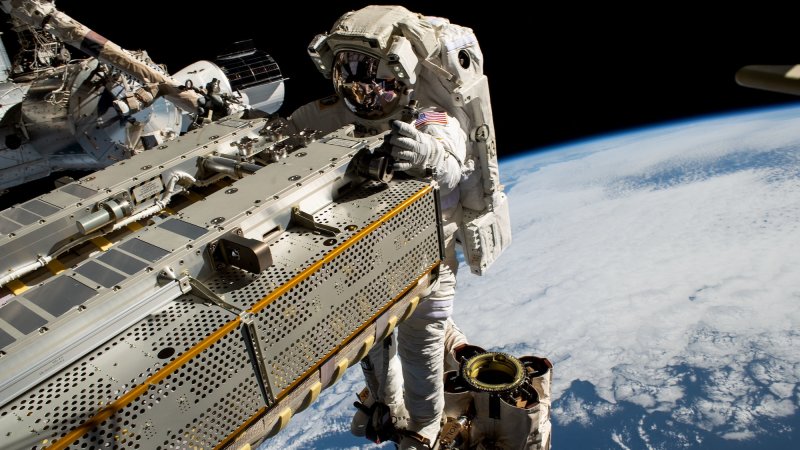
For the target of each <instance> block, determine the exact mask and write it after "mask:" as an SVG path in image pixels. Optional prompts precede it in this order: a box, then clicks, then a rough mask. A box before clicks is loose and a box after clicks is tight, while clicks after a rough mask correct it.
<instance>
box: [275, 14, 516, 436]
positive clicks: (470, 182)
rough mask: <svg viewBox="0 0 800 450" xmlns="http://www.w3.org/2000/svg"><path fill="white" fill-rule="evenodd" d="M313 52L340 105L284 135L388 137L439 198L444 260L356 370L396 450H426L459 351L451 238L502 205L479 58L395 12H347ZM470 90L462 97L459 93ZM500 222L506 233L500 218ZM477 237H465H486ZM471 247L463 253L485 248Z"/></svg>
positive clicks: (329, 101)
mask: <svg viewBox="0 0 800 450" xmlns="http://www.w3.org/2000/svg"><path fill="white" fill-rule="evenodd" d="M308 51H309V54H310V56H311V58H312V61H313V62H314V63H315V65H316V66H317V69H318V70H320V72H322V73H323V75H325V76H326V77H329V78H331V79H332V81H333V85H334V88H335V91H336V94H335V95H333V96H330V97H327V98H325V99H322V100H318V101H315V102H312V103H309V104H306V105H304V106H302V107H300V108H298V109H297V110H296V111H294V112H293V113H292V114H291V116H290V118H289V122H290V126H292V127H293V128H294V129H295V130H296V131H299V130H302V129H304V128H312V129H316V130H320V131H322V132H326V133H327V132H331V131H334V130H337V129H339V128H341V127H343V126H345V125H350V124H355V133H356V134H357V135H369V134H372V135H374V134H378V133H381V132H384V131H387V130H391V133H390V139H389V142H390V144H391V146H392V149H391V154H392V156H393V158H394V170H395V171H402V172H405V173H407V174H409V175H411V176H414V177H432V178H433V180H434V181H435V182H436V183H437V184H438V187H439V190H440V198H441V214H442V219H443V226H444V237H445V258H444V261H443V262H442V264H441V265H440V267H439V274H438V277H437V279H436V280H435V281H434V282H433V283H432V284H431V286H430V287H429V288H428V290H427V292H425V293H424V294H425V295H424V296H423V298H422V300H421V301H420V303H419V306H418V307H417V309H416V311H415V312H414V314H413V315H412V316H411V317H410V318H408V319H407V320H405V321H404V322H402V323H401V324H400V325H399V326H398V332H397V339H396V341H392V340H389V341H387V342H386V343H385V345H377V344H376V345H375V346H374V348H373V350H372V351H370V354H369V356H368V358H366V359H365V361H363V362H362V368H363V369H364V374H365V378H366V382H367V386H368V388H369V394H370V398H369V399H368V400H367V401H365V402H364V403H366V404H371V403H374V402H380V403H383V404H386V405H388V407H389V410H390V412H391V415H392V416H393V420H394V421H395V423H394V425H395V427H396V428H399V429H401V430H402V431H401V433H400V436H399V437H396V438H398V439H400V448H403V449H414V448H432V447H433V446H434V445H435V443H436V440H437V435H438V434H439V431H440V427H441V424H440V422H441V419H442V410H443V407H444V392H443V357H444V361H445V362H449V364H450V365H451V366H452V365H454V364H455V363H456V361H455V359H454V358H455V357H454V353H455V351H456V350H455V349H456V348H458V347H459V346H460V345H462V344H465V343H466V339H465V338H464V336H463V334H462V333H461V332H460V331H459V330H458V328H457V327H455V325H454V324H453V322H452V319H450V316H451V314H452V311H453V298H454V294H455V286H456V270H457V268H458V262H457V260H456V254H455V244H456V240H455V238H454V237H455V235H456V233H457V232H458V230H459V229H460V228H464V223H465V220H464V215H463V214H464V211H467V210H468V211H484V212H488V213H489V214H494V213H493V211H494V210H495V209H493V208H492V201H493V200H492V199H493V198H500V199H501V200H502V199H504V197H498V196H497V194H496V193H494V190H495V189H496V190H497V192H498V193H499V192H500V191H502V187H501V186H499V181H498V180H497V178H498V177H496V176H494V177H492V176H491V175H492V174H495V175H496V172H497V170H496V169H497V168H496V154H495V153H489V152H494V140H493V136H491V135H492V134H493V125H492V124H491V109H490V106H489V102H488V88H487V87H486V77H485V76H483V73H482V55H481V54H480V49H479V47H478V45H477V40H476V39H475V36H474V34H472V31H471V30H469V29H468V28H463V27H459V26H457V25H451V24H450V23H449V22H448V21H447V20H446V19H441V18H433V17H424V16H422V15H419V14H414V13H411V12H410V11H408V10H407V9H405V8H403V7H400V6H368V7H366V8H363V9H361V10H358V11H354V12H349V13H346V14H344V15H343V16H342V17H340V18H339V20H338V21H337V22H336V23H335V24H334V26H333V28H332V29H331V32H330V33H328V34H323V35H318V36H317V37H316V38H315V39H314V40H312V42H311V44H309V48H308ZM465 83H466V84H468V85H469V86H470V89H471V91H468V92H467V91H465V92H467V94H468V97H469V98H465V97H464V94H463V93H459V92H456V91H457V90H458V88H459V87H461V86H463V85H464V84H465ZM465 100H466V101H465ZM411 105H416V108H415V109H416V112H417V114H416V116H415V117H414V118H412V119H410V120H409V115H408V114H404V112H406V113H407V112H408V111H409V109H410V108H409V107H410V106H411ZM401 119H403V120H401ZM476 130H477V131H476ZM467 133H471V135H472V139H470V138H468V135H467ZM475 136H479V138H475ZM481 151H482V152H483V153H482V154H478V153H479V152H481ZM487 155H489V156H487ZM478 161H486V162H487V163H485V164H484V167H486V169H487V170H481V169H479V168H478V167H479V164H480V163H479V162H478ZM492 164H493V165H492ZM493 196H494V197H493ZM465 201H466V203H465ZM462 204H464V205H466V206H465V208H467V209H464V210H462ZM487 204H488V205H489V206H487ZM498 211H499V210H498ZM504 211H505V216H503V217H505V218H506V222H507V216H508V213H507V207H506V208H505V210H504ZM471 217H474V216H471ZM481 217H483V216H481ZM484 222H487V221H484ZM487 223H492V224H495V222H492V221H488V222H487ZM478 228H480V227H478ZM478 228H475V227H472V228H470V229H471V230H477V233H478V234H479V233H484V234H485V233H486V230H483V229H478ZM500 230H501V231H502V233H505V234H502V233H501V235H497V236H495V237H494V238H492V239H491V242H497V243H498V247H497V248H495V249H490V250H492V251H494V252H495V253H494V254H490V252H484V253H481V254H478V252H477V248H476V249H474V250H476V251H473V252H472V253H469V251H468V250H469V249H465V253H466V256H467V258H468V260H469V262H470V263H471V264H470V265H471V267H472V268H473V272H475V270H476V269H475V267H476V266H475V265H473V264H472V263H474V264H476V265H477V266H479V267H482V268H486V267H488V264H491V262H492V260H493V258H494V257H496V256H497V255H499V252H500V251H501V250H502V247H501V245H500V244H501V243H502V244H507V243H508V242H510V228H508V227H505V228H504V227H502V226H501V227H500ZM495 231H496V230H495ZM462 234H463V232H462ZM506 235H507V236H506ZM473 237H474V238H473V239H471V240H470V242H478V241H481V242H484V241H485V242H488V240H486V239H483V240H481V239H478V235H477V234H476V235H475V236H473ZM462 240H463V238H462ZM484 247H486V246H484ZM482 270H483V269H479V271H482ZM446 343H447V345H446ZM395 351H396V352H397V355H398V356H399V361H398V358H396V357H393V354H394V352H395ZM369 419H370V418H369V417H367V416H366V414H364V413H363V412H358V413H357V414H356V416H355V417H354V420H353V426H352V431H353V432H354V434H360V435H363V434H364V432H365V430H364V428H365V423H366V422H367V421H368V420H369Z"/></svg>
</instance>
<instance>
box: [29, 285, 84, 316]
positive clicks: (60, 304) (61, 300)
mask: <svg viewBox="0 0 800 450" xmlns="http://www.w3.org/2000/svg"><path fill="white" fill-rule="evenodd" d="M96 294H97V291H95V290H94V289H92V288H91V287H89V286H86V285H85V284H83V283H80V282H78V281H75V280H74V279H72V278H70V277H58V278H56V279H54V280H52V281H50V282H49V283H45V284H43V285H42V286H40V287H39V288H38V289H32V290H30V291H28V292H26V293H25V298H27V299H28V300H30V301H32V302H33V303H35V304H37V305H39V306H40V307H41V308H42V309H44V310H46V311H47V312H49V313H50V314H52V315H54V316H60V315H61V314H64V313H65V312H67V311H69V310H70V309H71V308H72V307H74V306H76V305H80V304H81V303H83V302H85V301H86V300H89V299H90V298H92V297H93V296H95V295H96Z"/></svg>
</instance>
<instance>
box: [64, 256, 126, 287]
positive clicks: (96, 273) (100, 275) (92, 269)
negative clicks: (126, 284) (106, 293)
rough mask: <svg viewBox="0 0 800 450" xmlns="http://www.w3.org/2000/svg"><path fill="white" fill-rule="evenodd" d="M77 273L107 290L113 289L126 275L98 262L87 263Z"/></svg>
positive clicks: (76, 270)
mask: <svg viewBox="0 0 800 450" xmlns="http://www.w3.org/2000/svg"><path fill="white" fill-rule="evenodd" d="M75 272H77V273H79V274H81V275H83V276H85V277H86V278H88V279H90V280H92V281H94V282H95V283H97V284H99V285H101V286H103V287H106V288H112V287H114V286H115V285H117V284H118V283H120V282H121V281H122V280H124V279H125V275H123V274H121V273H119V272H117V271H115V270H112V269H110V268H108V267H106V266H104V265H102V264H100V263H98V262H96V261H86V262H85V263H83V264H81V265H80V266H79V267H78V268H77V269H75Z"/></svg>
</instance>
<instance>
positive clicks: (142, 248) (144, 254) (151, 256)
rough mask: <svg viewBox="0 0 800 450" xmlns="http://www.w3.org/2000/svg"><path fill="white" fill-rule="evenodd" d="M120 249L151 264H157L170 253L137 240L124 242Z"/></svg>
mask: <svg viewBox="0 0 800 450" xmlns="http://www.w3.org/2000/svg"><path fill="white" fill-rule="evenodd" d="M119 248H121V249H122V250H125V251H126V252H128V253H130V254H132V255H136V256H138V257H139V258H142V259H146V260H147V261H150V262H156V261H158V260H159V259H161V258H163V257H165V256H167V255H168V254H169V252H168V251H166V250H164V249H163V248H160V247H156V246H155V245H152V244H148V243H147V242H144V241H142V240H141V239H136V238H134V239H130V240H127V241H125V242H123V243H122V244H120V246H119Z"/></svg>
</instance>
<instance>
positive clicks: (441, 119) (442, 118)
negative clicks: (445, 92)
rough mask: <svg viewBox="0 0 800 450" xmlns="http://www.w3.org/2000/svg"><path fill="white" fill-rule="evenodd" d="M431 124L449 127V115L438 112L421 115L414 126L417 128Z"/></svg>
mask: <svg viewBox="0 0 800 450" xmlns="http://www.w3.org/2000/svg"><path fill="white" fill-rule="evenodd" d="M430 124H437V125H447V113H443V112H437V111H429V112H424V113H420V114H419V117H417V120H416V122H414V126H415V127H417V128H422V127H424V126H425V125H430Z"/></svg>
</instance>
